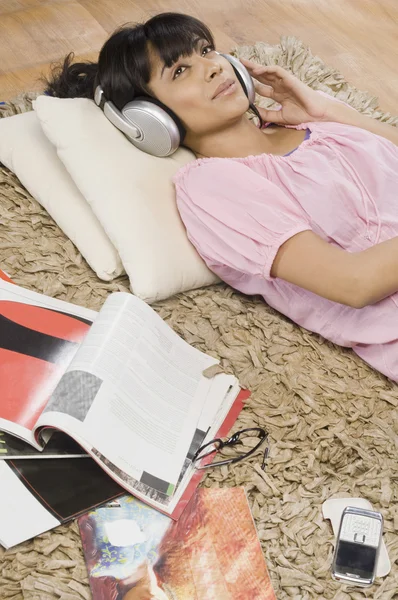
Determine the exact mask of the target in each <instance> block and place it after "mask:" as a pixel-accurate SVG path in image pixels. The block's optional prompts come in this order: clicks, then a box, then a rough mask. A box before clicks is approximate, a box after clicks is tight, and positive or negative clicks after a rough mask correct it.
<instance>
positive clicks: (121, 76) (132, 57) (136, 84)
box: [44, 12, 263, 126]
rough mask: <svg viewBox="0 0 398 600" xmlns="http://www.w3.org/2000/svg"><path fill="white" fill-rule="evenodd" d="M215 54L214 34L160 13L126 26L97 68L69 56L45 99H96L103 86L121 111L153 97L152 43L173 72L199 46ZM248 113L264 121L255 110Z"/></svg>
mask: <svg viewBox="0 0 398 600" xmlns="http://www.w3.org/2000/svg"><path fill="white" fill-rule="evenodd" d="M203 39H204V40H206V42H207V43H208V44H209V45H210V46H212V47H213V48H215V42H214V38H213V34H212V32H211V31H210V29H209V28H208V27H207V26H206V25H205V24H204V23H202V21H199V19H196V18H195V17H192V16H190V15H185V14H182V13H174V12H165V13H160V14H158V15H156V16H154V17H152V18H151V19H149V20H148V21H146V23H136V24H134V27H131V26H127V25H124V26H122V27H120V28H119V29H117V30H116V31H115V32H114V33H113V35H111V37H110V38H109V39H108V40H107V41H106V42H105V44H104V45H103V46H102V48H101V50H100V53H99V57H98V63H93V62H79V63H73V62H72V61H73V58H74V54H73V52H71V53H70V54H68V55H67V56H66V58H65V59H64V61H63V63H61V65H56V66H54V67H53V68H52V71H51V75H50V77H49V78H44V82H45V84H46V89H45V93H46V94H47V95H49V96H56V97H58V98H91V99H93V98H94V91H95V88H96V86H97V85H98V84H99V83H101V87H102V89H103V91H104V95H105V98H108V99H109V100H111V101H112V102H113V103H114V104H115V106H116V107H117V108H118V109H119V110H121V109H122V108H123V107H124V106H125V105H126V104H127V103H128V102H130V101H131V100H133V98H135V97H137V96H152V97H153V94H152V93H151V91H150V90H149V88H148V83H149V80H150V77H151V65H150V59H149V54H148V48H147V45H148V42H150V43H151V44H152V45H153V47H154V48H155V49H156V50H157V52H158V53H159V56H160V58H161V59H162V60H163V62H164V63H165V65H166V67H171V66H172V65H173V64H174V63H175V62H177V61H178V59H179V58H180V57H181V56H190V55H191V54H192V53H193V52H194V50H195V48H196V44H197V42H198V41H199V40H203ZM250 108H251V109H252V110H253V111H254V112H255V114H256V116H257V117H258V118H259V120H260V124H261V126H262V125H263V121H262V119H261V117H260V115H259V113H258V110H257V108H256V107H255V106H254V105H253V104H252V105H250Z"/></svg>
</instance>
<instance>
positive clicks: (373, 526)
mask: <svg viewBox="0 0 398 600" xmlns="http://www.w3.org/2000/svg"><path fill="white" fill-rule="evenodd" d="M380 532H381V523H380V521H379V520H378V519H373V518H369V517H363V516H361V515H350V514H348V515H346V516H345V517H344V521H343V526H342V528H341V533H340V540H343V541H345V542H355V543H357V544H363V545H365V546H373V547H375V548H377V546H378V545H379V540H380Z"/></svg>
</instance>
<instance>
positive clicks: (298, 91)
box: [240, 58, 333, 125]
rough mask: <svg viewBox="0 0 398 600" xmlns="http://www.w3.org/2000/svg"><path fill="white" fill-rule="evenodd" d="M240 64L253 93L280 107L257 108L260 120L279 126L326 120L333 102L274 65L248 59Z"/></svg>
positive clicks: (242, 60)
mask: <svg viewBox="0 0 398 600" xmlns="http://www.w3.org/2000/svg"><path fill="white" fill-rule="evenodd" d="M240 61H241V63H242V64H243V65H244V66H245V67H246V69H247V70H248V71H249V74H250V75H251V77H252V78H253V79H254V87H255V89H256V92H257V94H259V95H260V96H264V97H265V98H272V100H275V102H278V103H279V104H280V105H281V107H280V109H279V110H275V109H274V110H268V109H266V108H263V107H260V106H257V109H258V111H259V113H260V115H261V118H262V119H263V120H264V121H267V122H272V123H280V124H282V125H300V124H301V123H307V122H309V121H325V120H328V118H327V115H328V112H330V110H331V108H332V107H333V100H331V99H330V100H329V99H328V98H325V97H324V96H322V95H321V94H317V92H316V91H315V90H312V89H311V88H310V87H309V86H308V85H306V84H305V83H303V82H302V81H300V79H298V78H297V77H295V76H294V75H292V74H291V73H289V71H286V70H285V69H283V68H282V67H279V66H277V65H273V66H268V67H262V66H261V65H258V64H257V63H254V62H252V61H250V60H246V59H243V58H241V59H240Z"/></svg>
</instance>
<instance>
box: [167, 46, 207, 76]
mask: <svg viewBox="0 0 398 600" xmlns="http://www.w3.org/2000/svg"><path fill="white" fill-rule="evenodd" d="M202 41H204V42H206V41H207V40H205V39H204V38H197V39H196V41H195V43H194V50H197V49H198V46H199V44H200V42H202ZM173 66H174V65H171V67H166V65H165V64H164V65H163V67H162V71H161V73H160V79H162V77H163V73H164V71H165V69H171V68H172V67H173Z"/></svg>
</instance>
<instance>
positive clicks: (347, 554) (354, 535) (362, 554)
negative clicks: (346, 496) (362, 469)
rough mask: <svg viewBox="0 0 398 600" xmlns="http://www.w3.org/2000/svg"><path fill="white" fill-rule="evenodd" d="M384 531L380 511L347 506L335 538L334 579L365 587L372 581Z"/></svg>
mask: <svg viewBox="0 0 398 600" xmlns="http://www.w3.org/2000/svg"><path fill="white" fill-rule="evenodd" d="M382 534H383V516H382V515H381V514H380V513H379V512H375V511H373V510H364V509H363V508H354V507H352V506H347V508H345V509H344V511H343V515H342V517H341V521H340V527H339V533H338V535H337V540H336V548H335V551H334V556H333V565H332V577H333V579H335V580H336V581H341V582H342V583H345V584H351V585H359V586H362V587H367V586H369V585H372V583H373V582H374V579H375V575H376V567H377V560H378V557H379V552H380V545H381V539H382Z"/></svg>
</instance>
